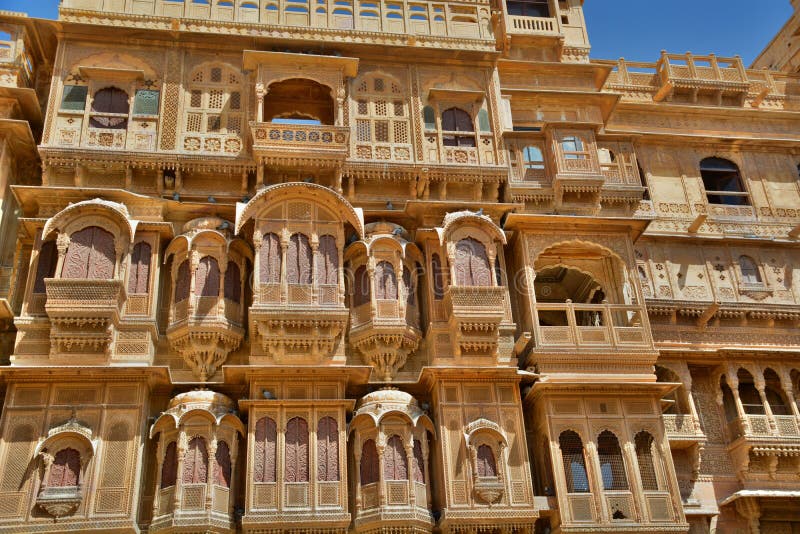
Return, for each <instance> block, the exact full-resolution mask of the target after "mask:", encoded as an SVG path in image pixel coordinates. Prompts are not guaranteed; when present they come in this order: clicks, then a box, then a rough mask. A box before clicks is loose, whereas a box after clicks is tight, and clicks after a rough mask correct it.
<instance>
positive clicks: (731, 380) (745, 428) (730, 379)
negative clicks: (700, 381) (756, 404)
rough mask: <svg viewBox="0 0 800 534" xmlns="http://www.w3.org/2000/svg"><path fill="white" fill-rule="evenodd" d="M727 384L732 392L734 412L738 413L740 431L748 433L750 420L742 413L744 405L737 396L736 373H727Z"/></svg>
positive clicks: (737, 381) (737, 380) (737, 383)
mask: <svg viewBox="0 0 800 534" xmlns="http://www.w3.org/2000/svg"><path fill="white" fill-rule="evenodd" d="M727 380H728V386H729V387H730V388H731V393H733V401H734V404H735V405H736V413H737V414H738V415H739V421H741V424H742V431H743V432H744V433H745V434H749V433H750V420H749V419H748V418H747V414H745V413H744V406H743V405H742V399H741V398H740V397H739V379H738V378H737V377H736V375H733V376H731V375H727Z"/></svg>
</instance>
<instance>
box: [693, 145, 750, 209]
mask: <svg viewBox="0 0 800 534" xmlns="http://www.w3.org/2000/svg"><path fill="white" fill-rule="evenodd" d="M713 160H716V161H715V162H716V163H719V162H727V163H730V164H731V165H732V166H733V167H734V168H735V172H736V180H737V182H738V185H739V189H740V190H739V191H724V190H718V189H709V188H708V187H707V185H706V180H710V179H711V178H712V176H708V173H715V174H719V175H720V176H719V177H718V179H723V177H722V176H721V175H722V174H723V173H733V172H734V170H733V169H729V170H724V169H716V170H715V169H708V168H706V169H703V164H704V163H705V162H709V163H710V162H711V161H713ZM697 168H698V172H699V174H700V184H701V185H702V187H703V193H704V194H705V198H706V202H707V203H708V204H712V205H715V206H735V207H745V206H746V207H752V198H751V197H750V190H749V189H748V186H747V180H746V179H745V177H744V175H743V174H742V167H741V166H740V165H739V164H738V163H736V162H735V161H733V160H731V159H728V158H723V157H719V156H709V157H705V158H703V159H701V160H700V162H699V164H698V166H697ZM704 173H705V174H704ZM728 179H730V178H728ZM712 197H715V198H714V199H713V200H712ZM725 197H733V198H742V199H744V203H742V204H734V203H730V202H723V200H724V199H725ZM714 200H717V201H716V202H715V201H714Z"/></svg>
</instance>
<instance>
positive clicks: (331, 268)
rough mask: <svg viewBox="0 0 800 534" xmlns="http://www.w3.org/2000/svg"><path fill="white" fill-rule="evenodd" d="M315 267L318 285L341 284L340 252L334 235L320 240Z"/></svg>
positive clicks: (325, 236)
mask: <svg viewBox="0 0 800 534" xmlns="http://www.w3.org/2000/svg"><path fill="white" fill-rule="evenodd" d="M314 267H315V270H316V282H317V285H332V286H333V285H338V284H339V251H338V250H337V248H336V238H335V237H333V236H332V235H324V236H322V237H320V238H319V247H317V255H316V258H315V259H314Z"/></svg>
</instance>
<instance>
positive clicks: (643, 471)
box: [633, 430, 659, 491]
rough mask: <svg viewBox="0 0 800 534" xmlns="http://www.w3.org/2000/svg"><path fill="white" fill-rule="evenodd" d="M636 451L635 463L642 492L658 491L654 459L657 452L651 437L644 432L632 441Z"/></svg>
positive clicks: (656, 456)
mask: <svg viewBox="0 0 800 534" xmlns="http://www.w3.org/2000/svg"><path fill="white" fill-rule="evenodd" d="M633 442H634V447H635V449H636V463H638V464H639V477H640V478H641V481H642V489H643V490H644V491H658V490H659V485H658V475H657V472H656V458H658V452H657V449H656V445H655V441H654V440H653V436H652V435H651V434H650V433H649V432H646V431H644V430H642V431H641V432H639V433H638V434H636V436H635V437H634V439H633Z"/></svg>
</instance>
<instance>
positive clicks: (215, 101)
mask: <svg viewBox="0 0 800 534" xmlns="http://www.w3.org/2000/svg"><path fill="white" fill-rule="evenodd" d="M187 107H188V111H187V113H186V122H185V130H186V132H187V133H219V134H228V135H240V134H241V132H242V124H243V118H244V114H243V112H244V99H243V98H242V93H241V75H239V74H238V73H237V72H235V71H233V70H232V69H229V68H227V67H223V66H207V67H201V68H199V69H197V70H195V71H194V73H192V77H191V79H190V82H189V94H188V106H187ZM198 149H199V147H198Z"/></svg>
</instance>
